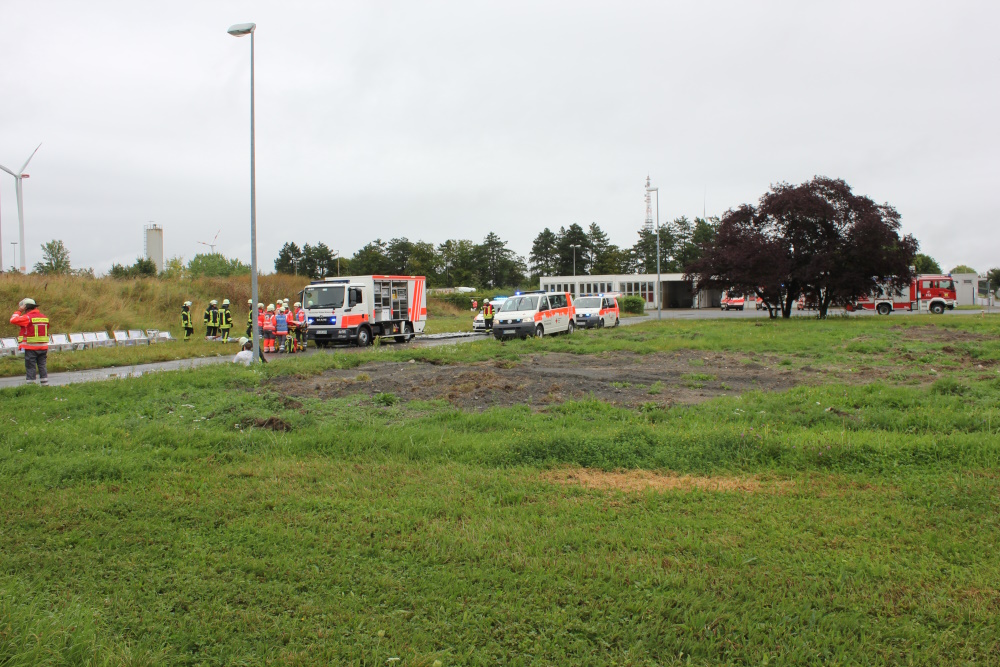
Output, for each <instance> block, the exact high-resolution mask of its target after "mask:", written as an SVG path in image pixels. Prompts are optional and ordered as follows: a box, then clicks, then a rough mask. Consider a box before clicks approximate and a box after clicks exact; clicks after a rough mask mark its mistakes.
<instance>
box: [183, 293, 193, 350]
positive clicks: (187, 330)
mask: <svg viewBox="0 0 1000 667" xmlns="http://www.w3.org/2000/svg"><path fill="white" fill-rule="evenodd" d="M181 328H182V329H184V342H187V341H189V340H191V335H192V334H193V333H194V322H192V321H191V302H190V301H185V302H184V305H183V306H181Z"/></svg>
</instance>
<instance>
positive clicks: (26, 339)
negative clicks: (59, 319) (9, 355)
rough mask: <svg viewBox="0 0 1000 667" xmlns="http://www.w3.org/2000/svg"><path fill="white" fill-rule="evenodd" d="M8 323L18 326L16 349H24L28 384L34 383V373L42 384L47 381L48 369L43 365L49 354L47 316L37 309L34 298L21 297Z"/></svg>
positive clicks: (45, 383)
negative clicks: (19, 329)
mask: <svg viewBox="0 0 1000 667" xmlns="http://www.w3.org/2000/svg"><path fill="white" fill-rule="evenodd" d="M10 323H11V324H13V325H14V326H17V327H20V328H21V331H20V332H19V333H18V336H17V347H18V349H21V350H24V371H25V374H26V375H27V381H28V383H29V384H34V382H35V373H36V371H37V373H38V377H39V379H40V380H41V383H42V384H43V385H47V384H48V383H49V373H48V369H47V368H46V367H45V362H46V359H47V358H48V354H49V318H47V317H45V315H43V314H42V311H40V310H38V304H37V303H35V300H34V299H31V298H26V299H21V302H20V303H19V304H17V311H16V312H15V313H14V314H13V315H11V316H10Z"/></svg>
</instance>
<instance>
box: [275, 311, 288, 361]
mask: <svg viewBox="0 0 1000 667" xmlns="http://www.w3.org/2000/svg"><path fill="white" fill-rule="evenodd" d="M274 336H275V338H277V339H278V352H287V351H288V350H286V349H285V344H286V343H287V342H288V312H287V311H286V310H285V307H284V306H279V307H278V309H277V310H276V311H275V313H274Z"/></svg>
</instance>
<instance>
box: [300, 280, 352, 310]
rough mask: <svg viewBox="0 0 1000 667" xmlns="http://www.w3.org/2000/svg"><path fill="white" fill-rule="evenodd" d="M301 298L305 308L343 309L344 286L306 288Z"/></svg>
mask: <svg viewBox="0 0 1000 667" xmlns="http://www.w3.org/2000/svg"><path fill="white" fill-rule="evenodd" d="M303 297H304V298H303V302H304V304H305V307H306V308H330V309H333V308H343V307H344V286H343V285H329V286H327V285H315V286H313V287H307V288H306V289H305V294H303Z"/></svg>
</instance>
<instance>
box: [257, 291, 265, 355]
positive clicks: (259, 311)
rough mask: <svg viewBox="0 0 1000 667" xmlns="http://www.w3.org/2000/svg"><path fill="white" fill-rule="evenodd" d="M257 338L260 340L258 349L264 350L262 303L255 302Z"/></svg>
mask: <svg viewBox="0 0 1000 667" xmlns="http://www.w3.org/2000/svg"><path fill="white" fill-rule="evenodd" d="M257 338H259V339H260V341H261V346H260V351H261V352H263V351H264V344H263V343H264V304H262V303H258V304H257Z"/></svg>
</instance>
